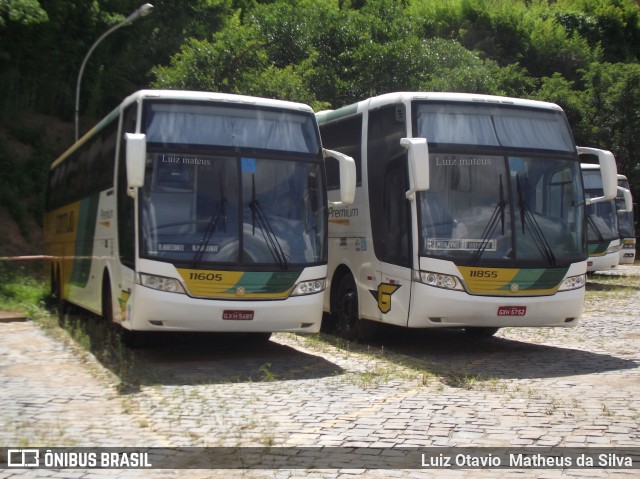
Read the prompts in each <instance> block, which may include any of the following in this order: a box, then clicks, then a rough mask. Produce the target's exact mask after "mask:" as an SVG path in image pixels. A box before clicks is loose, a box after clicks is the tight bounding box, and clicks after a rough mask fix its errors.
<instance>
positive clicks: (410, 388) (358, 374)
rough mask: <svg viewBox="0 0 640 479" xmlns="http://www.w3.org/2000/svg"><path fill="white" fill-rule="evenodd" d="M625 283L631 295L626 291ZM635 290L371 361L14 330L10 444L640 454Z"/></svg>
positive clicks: (342, 347)
mask: <svg viewBox="0 0 640 479" xmlns="http://www.w3.org/2000/svg"><path fill="white" fill-rule="evenodd" d="M610 276H616V280H617V279H620V281H619V282H618V281H616V284H612V282H611V278H609V277H610ZM636 276H640V266H638V265H634V266H621V267H620V268H619V269H618V270H616V271H613V272H611V273H607V274H601V275H595V276H592V277H591V278H590V281H589V284H588V290H589V291H593V292H594V293H593V294H590V295H589V297H588V300H587V303H586V307H585V312H584V314H583V316H582V320H581V322H580V324H579V326H578V327H577V328H575V329H532V328H523V329H516V328H509V329H505V330H501V331H500V332H499V333H498V335H497V336H496V337H494V338H491V339H487V340H475V341H474V340H470V339H468V338H466V336H464V335H463V334H462V333H460V332H456V331H436V332H434V331H410V332H407V331H396V330H388V331H385V332H384V337H383V338H382V339H380V340H378V341H376V342H372V343H371V344H370V345H369V346H358V345H354V344H349V343H345V342H343V341H340V340H337V339H335V338H325V337H323V338H318V337H312V338H306V337H302V336H296V335H290V334H277V335H274V336H273V337H272V339H271V341H269V342H268V343H267V344H265V345H260V346H255V345H254V346H251V347H249V346H247V345H246V344H243V343H242V342H237V341H236V342H233V341H231V342H229V341H226V340H220V339H211V338H210V337H207V338H205V339H202V338H200V339H198V338H190V339H186V340H179V341H178V340H176V341H168V340H166V339H162V340H159V341H157V342H155V343H153V344H152V345H151V346H150V347H148V348H145V349H140V350H136V351H134V352H130V351H127V352H126V354H125V353H121V354H122V359H121V360H120V361H117V360H116V361H115V362H114V361H106V360H98V359H96V357H100V356H101V355H100V354H95V355H94V354H91V353H88V352H86V351H85V350H84V349H82V348H80V347H78V346H77V345H74V343H72V342H71V341H69V340H64V339H61V337H60V335H59V334H58V335H57V336H56V335H51V334H48V333H47V332H45V331H43V330H42V329H41V328H40V327H38V326H37V325H36V324H34V323H33V322H31V321H17V320H11V319H10V318H5V320H4V321H3V320H2V316H1V315H0V420H1V421H2V422H1V425H2V427H1V430H0V441H1V443H2V444H3V445H4V446H7V447H28V446H32V447H53V446H70V447H80V446H101V447H107V446H113V447H182V446H185V447H186V446H198V447H199V446H206V447H216V446H259V447H264V446H274V447H280V446H292V447H293V446H296V447H300V446H338V447H353V448H360V447H370V448H371V447H373V448H383V449H384V448H390V447H393V446H396V447H398V446H402V447H410V446H417V447H428V446H446V447H477V446H489V447H523V446H560V447H612V448H614V447H627V446H630V447H640V367H639V364H640V314H639V311H638V304H640V283H639V282H638V281H637V280H636V279H633V278H632V277H636ZM604 298H609V300H607V301H605V300H604ZM611 298H614V301H611V300H610V299H611ZM93 320H94V321H97V319H95V318H94V319H93ZM94 352H95V351H94ZM116 356H117V353H116ZM637 474H638V470H635V471H633V470H624V469H595V470H592V469H590V470H583V469H565V470H562V469H537V470H531V469H529V470H526V469H520V470H515V469H513V470H503V469H502V470H496V469H494V470H481V471H479V470H468V469H465V470H460V469H458V470H448V469H438V470H431V471H425V470H421V469H404V470H359V469H340V470H335V469H332V470H317V469H314V470H303V469H300V470H286V469H285V470H241V469H234V470H210V471H206V470H145V471H142V470H136V471H131V470H129V471H122V470H87V471H81V470H62V471H52V470H37V471H35V470H21V469H20V470H18V469H11V470H4V471H3V470H0V477H12V478H13V477H15V478H21V477H73V478H76V477H78V478H93V477H151V478H155V477H158V478H165V477H166V478H173V477H232V478H233V477H243V478H254V477H275V478H298V477H301V478H302V477H304V478H307V477H308V478H325V477H326V478H334V477H336V478H355V477H374V478H377V477H392V478H395V477H398V478H421V477H447V478H448V477H454V478H457V477H460V478H467V477H474V478H476V477H516V478H520V477H536V478H547V477H548V478H555V477H558V478H560V477H614V476H615V477H636V476H637Z"/></svg>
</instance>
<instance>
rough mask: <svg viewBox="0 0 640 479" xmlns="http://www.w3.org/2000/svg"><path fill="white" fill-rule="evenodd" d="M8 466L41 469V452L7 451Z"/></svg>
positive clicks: (33, 450)
mask: <svg viewBox="0 0 640 479" xmlns="http://www.w3.org/2000/svg"><path fill="white" fill-rule="evenodd" d="M7 466H8V467H21V468H22V467H39V466H40V450H39V449H8V450H7Z"/></svg>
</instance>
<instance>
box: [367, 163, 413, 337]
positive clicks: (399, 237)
mask: <svg viewBox="0 0 640 479" xmlns="http://www.w3.org/2000/svg"><path fill="white" fill-rule="evenodd" d="M382 183H383V191H382V204H381V211H379V214H380V216H379V218H374V214H373V212H372V218H371V221H372V224H374V222H375V223H377V224H378V225H379V228H374V230H376V229H377V232H378V234H380V235H382V238H380V239H379V240H378V241H374V243H376V246H377V250H376V256H377V257H378V259H379V260H380V261H379V262H378V264H379V271H378V277H379V278H380V282H379V284H378V285H377V290H376V292H375V294H374V297H375V298H376V299H377V302H378V308H377V315H378V319H379V320H380V321H382V322H384V323H391V324H396V325H401V326H406V325H407V321H408V319H409V305H410V304H411V289H412V288H411V257H412V249H413V248H412V245H411V242H412V235H411V231H412V228H411V208H412V206H411V205H412V202H410V201H409V200H407V198H406V191H407V190H408V189H409V186H408V185H409V181H408V171H407V156H406V154H403V155H400V156H399V157H398V158H396V159H394V160H393V161H391V162H389V164H388V167H387V168H386V172H385V175H384V180H383V182H382ZM414 203H415V202H414ZM374 234H375V233H374Z"/></svg>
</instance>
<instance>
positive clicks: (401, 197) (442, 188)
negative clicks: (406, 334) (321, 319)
mask: <svg viewBox="0 0 640 479" xmlns="http://www.w3.org/2000/svg"><path fill="white" fill-rule="evenodd" d="M316 116H317V118H318V123H319V124H320V133H321V136H322V141H323V144H325V146H327V147H328V148H333V149H335V150H338V151H341V152H343V153H345V154H348V155H350V156H352V157H353V158H354V159H355V160H356V171H357V173H356V174H357V188H356V199H355V201H354V203H353V204H352V205H350V206H340V207H332V208H331V209H330V211H329V270H328V279H329V287H328V294H325V306H324V307H325V311H328V312H330V313H331V315H330V316H329V318H330V319H331V320H332V322H333V323H334V324H335V326H337V330H338V333H339V334H341V335H343V336H345V337H347V338H355V337H358V336H360V337H362V336H367V335H368V334H369V332H370V331H371V329H372V328H371V325H372V324H374V322H381V323H386V324H393V325H399V326H404V327H409V328H452V327H453V328H464V329H465V330H466V331H468V332H469V333H471V334H476V335H483V336H489V335H492V334H494V333H495V332H496V331H497V330H498V328H501V327H505V326H565V327H571V326H575V325H576V324H577V322H578V318H579V316H580V314H581V312H582V308H583V299H584V286H585V273H586V266H587V242H586V223H585V212H584V206H585V197H584V192H583V188H582V179H581V175H580V163H579V160H578V154H577V149H576V145H575V143H574V140H573V135H572V133H571V130H570V127H569V125H568V122H567V120H566V118H565V115H564V112H563V111H562V109H561V108H560V107H558V106H557V105H554V104H550V103H544V102H538V101H530V100H523V99H515V98H506V97H496V96H485V95H474V94H458V93H409V92H404V93H391V94H386V95H381V96H378V97H374V98H369V99H367V100H364V101H361V102H359V103H356V104H352V105H349V106H346V107H344V108H340V109H338V110H335V111H326V112H320V113H318V114H317V115H316ZM599 158H600V161H601V163H602V165H603V171H604V172H605V174H607V175H608V176H607V180H608V181H607V182H606V184H605V191H606V195H609V196H608V197H609V198H613V197H614V196H615V194H616V191H615V190H616V169H615V159H614V158H613V156H607V155H605V154H600V155H599ZM327 178H328V187H329V189H330V190H334V189H335V190H337V189H338V186H339V183H338V177H337V174H336V173H334V172H333V171H332V170H331V169H328V173H327ZM331 194H334V193H332V192H331V191H330V195H331ZM330 197H331V196H330Z"/></svg>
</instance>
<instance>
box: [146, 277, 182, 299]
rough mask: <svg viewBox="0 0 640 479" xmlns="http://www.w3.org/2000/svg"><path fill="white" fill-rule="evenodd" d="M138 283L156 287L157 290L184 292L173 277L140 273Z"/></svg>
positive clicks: (152, 287)
mask: <svg viewBox="0 0 640 479" xmlns="http://www.w3.org/2000/svg"><path fill="white" fill-rule="evenodd" d="M140 284H142V286H146V287H147V288H151V289H157V290H158V291H165V292H167V293H180V294H185V291H184V288H183V287H182V284H180V281H178V280H177V279H175V278H167V277H165V276H155V275H152V274H144V273H140Z"/></svg>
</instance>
